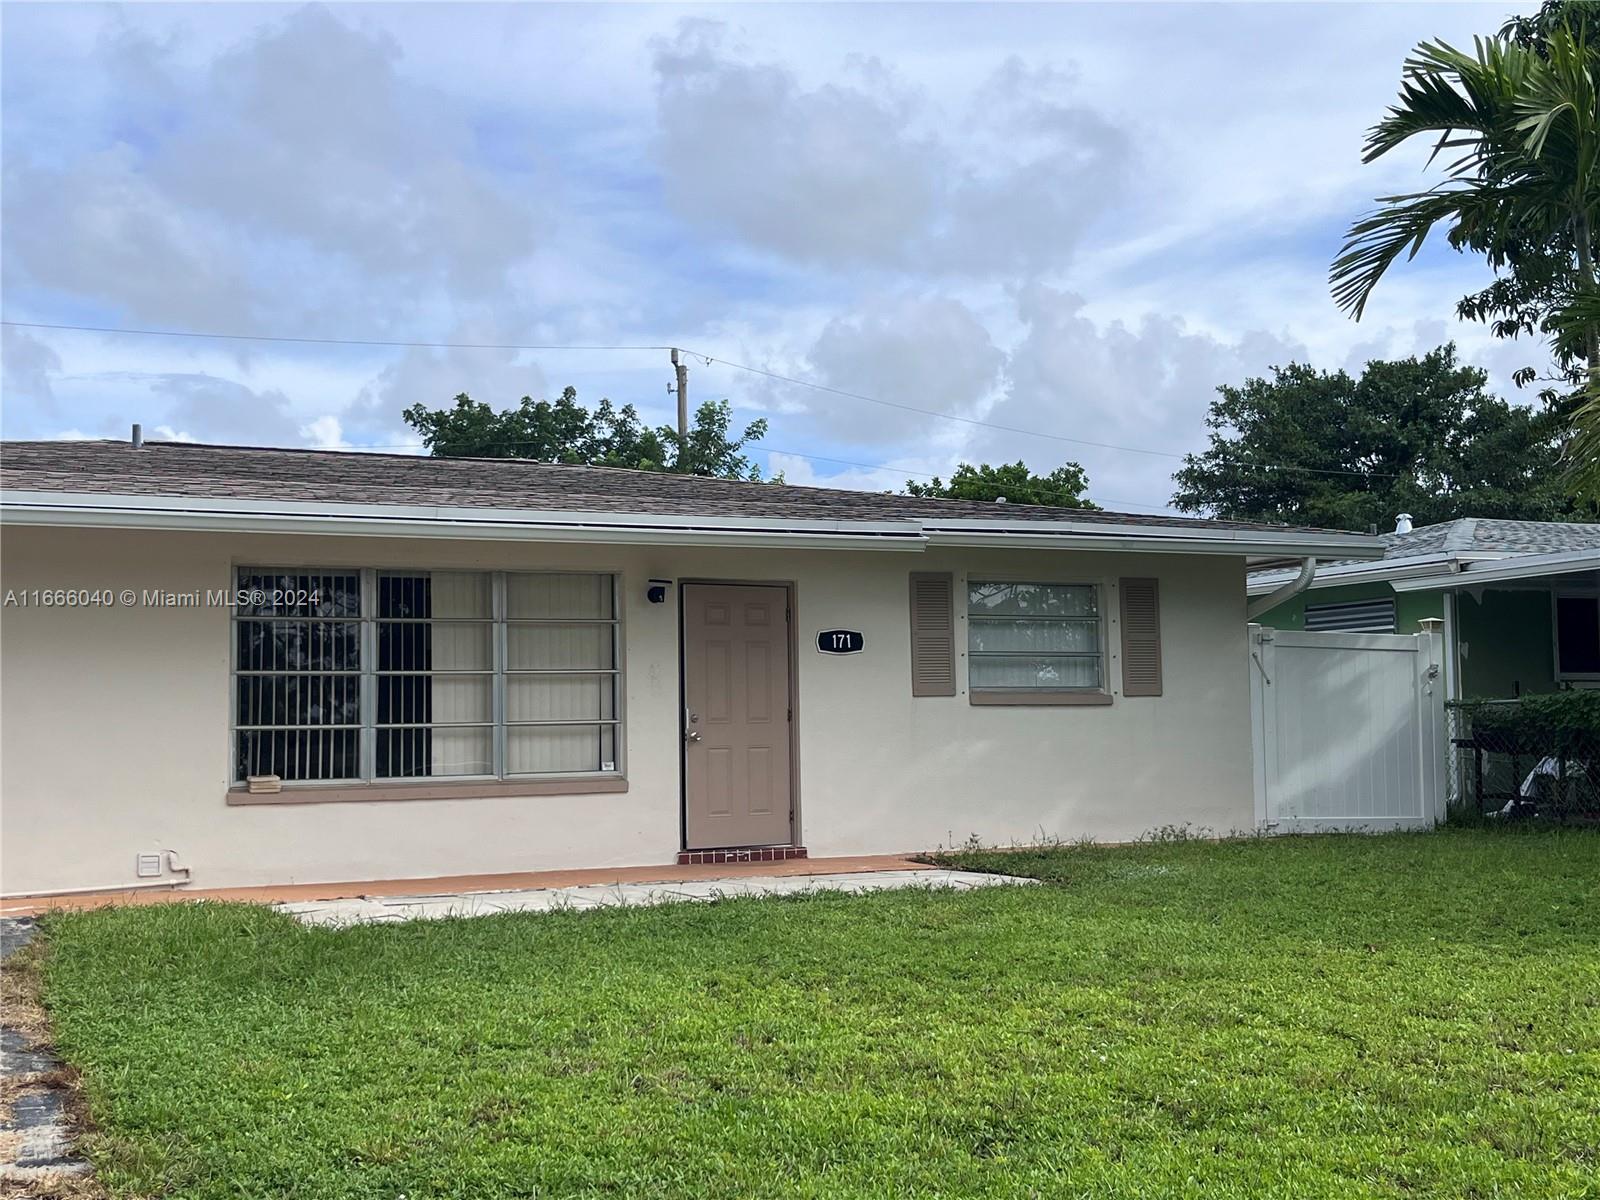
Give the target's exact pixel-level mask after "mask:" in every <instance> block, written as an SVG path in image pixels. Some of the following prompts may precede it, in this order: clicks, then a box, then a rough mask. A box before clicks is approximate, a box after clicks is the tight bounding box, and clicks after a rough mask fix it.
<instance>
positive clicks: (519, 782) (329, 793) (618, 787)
mask: <svg viewBox="0 0 1600 1200" xmlns="http://www.w3.org/2000/svg"><path fill="white" fill-rule="evenodd" d="M627 790H628V781H627V780H626V779H624V778H623V777H622V776H620V775H586V776H569V777H567V778H564V779H515V780H499V779H490V780H478V781H476V782H473V781H464V782H460V783H439V782H433V781H430V782H427V783H361V784H352V785H350V786H348V787H345V786H340V787H316V786H311V787H307V786H303V785H302V786H295V785H293V784H290V785H289V786H287V787H285V788H284V789H283V790H282V791H281V792H249V791H246V790H245V789H244V788H242V787H235V788H229V789H228V803H229V804H230V805H248V804H350V803H359V802H363V801H365V802H373V801H390V800H496V799H500V798H503V797H512V796H585V795H593V794H595V793H599V792H625V791H627Z"/></svg>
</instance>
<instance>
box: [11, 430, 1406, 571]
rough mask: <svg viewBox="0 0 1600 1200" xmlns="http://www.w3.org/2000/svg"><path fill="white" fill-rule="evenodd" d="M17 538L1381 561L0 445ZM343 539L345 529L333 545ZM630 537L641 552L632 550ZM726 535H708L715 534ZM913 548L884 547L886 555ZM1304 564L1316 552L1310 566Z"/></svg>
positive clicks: (748, 487) (363, 469)
mask: <svg viewBox="0 0 1600 1200" xmlns="http://www.w3.org/2000/svg"><path fill="white" fill-rule="evenodd" d="M0 490H3V493H4V497H3V502H4V516H5V519H6V520H7V521H8V522H13V523H34V524H99V525H119V526H146V525H159V526H163V527H169V528H191V529H210V528H252V529H267V528H269V527H272V528H275V527H295V528H299V529H301V530H302V531H315V530H320V531H322V532H350V531H358V530H356V529H355V527H356V526H362V527H367V528H370V529H371V530H372V531H374V532H376V531H378V530H377V529H376V528H375V527H376V526H378V525H384V526H386V527H388V528H385V529H384V530H383V531H384V532H391V533H393V532H400V531H401V527H404V529H405V530H407V531H410V532H414V533H419V534H421V533H425V532H429V531H433V532H437V531H440V530H443V531H447V532H449V533H450V534H452V535H454V536H521V537H535V536H540V537H543V536H555V535H556V534H558V533H559V532H561V531H563V530H564V531H568V532H569V533H571V534H572V535H573V536H575V537H576V536H582V537H584V538H586V539H590V540H614V541H628V540H633V541H680V542H682V541H693V542H720V543H727V542H728V541H729V540H730V539H731V540H734V541H744V542H752V541H770V540H773V539H774V538H777V539H784V540H791V541H792V540H796V539H806V540H818V539H827V540H829V541H830V543H838V542H839V541H841V540H842V539H846V538H849V539H853V540H854V541H855V542H857V543H862V542H864V541H865V542H866V543H869V544H871V545H872V546H873V547H874V548H905V549H915V548H920V547H921V546H923V545H926V544H928V543H929V542H930V541H935V540H937V541H941V542H946V543H960V542H963V541H964V540H965V541H967V542H971V541H972V539H980V540H999V541H1003V542H1005V543H1007V544H1015V543H1020V542H1026V541H1030V540H1037V539H1040V538H1048V539H1050V541H1051V543H1052V544H1055V543H1060V544H1063V545H1064V544H1066V543H1067V542H1068V541H1078V540H1084V541H1093V542H1095V543H1096V544H1101V543H1104V544H1105V545H1106V546H1107V547H1108V548H1127V547H1125V546H1121V545H1118V544H1117V543H1119V542H1127V543H1129V544H1130V545H1142V546H1150V547H1153V548H1166V549H1173V548H1177V547H1178V546H1182V545H1188V546H1190V547H1191V548H1210V549H1213V550H1215V551H1218V552H1222V551H1227V552H1232V553H1245V554H1248V555H1249V556H1250V557H1252V558H1253V559H1255V560H1257V561H1269V560H1271V559H1272V558H1274V557H1281V556H1282V555H1284V554H1303V553H1310V552H1313V551H1320V552H1321V553H1337V554H1339V555H1340V556H1341V557H1344V556H1350V557H1362V556H1367V557H1375V556H1376V555H1377V554H1378V553H1379V550H1380V545H1379V543H1378V541H1377V540H1376V539H1373V538H1368V537H1361V536H1356V535H1352V534H1347V533H1339V532H1336V531H1328V530H1303V529H1293V528H1289V527H1285V526H1280V525H1266V524H1258V523H1253V522H1247V521H1208V520H1197V519H1188V518H1181V517H1172V516H1165V515H1148V514H1135V513H1111V512H1099V511H1094V510H1085V509H1064V508H1049V507H1040V506H1031V505H1024V504H1002V503H982V502H976V501H965V500H939V499H931V498H924V497H917V496H900V495H889V494H884V493H875V492H860V491H846V490H842V489H835V488H816V487H796V486H793V485H789V484H774V483H747V482H740V481H736V480H725V479H706V478H702V477H698V476H692V475H677V474H669V473H661V472H649V471H629V470H620V469H616V468H608V467H584V466H568V465H564V464H553V463H535V462H528V461H523V460H518V459H503V458H490V459H473V458H430V457H423V456H419V455H404V454H371V453H355V452H348V451H318V450H280V449H263V448H256V447H241V446H203V445H195V444H192V443H178V442H146V443H144V444H143V445H142V446H137V447H136V446H133V445H132V444H130V443H127V442H110V441H58V442H43V441H40V442H5V443H0ZM334 526H337V528H334ZM630 530H631V531H632V533H633V535H634V536H632V537H630V536H628V533H629V531H630ZM719 534H720V535H723V536H720V537H719V536H716V535H719ZM895 542H899V543H909V544H905V545H902V546H899V547H892V546H891V545H890V543H895ZM1307 547H1311V549H1310V550H1308V549H1307Z"/></svg>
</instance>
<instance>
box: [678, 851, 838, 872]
mask: <svg viewBox="0 0 1600 1200" xmlns="http://www.w3.org/2000/svg"><path fill="white" fill-rule="evenodd" d="M805 857H806V848H805V847H804V846H746V847H744V848H742V849H734V850H680V851H679V852H678V865H679V866H680V867H698V866H710V865H714V864H716V863H762V862H788V861H789V860H790V859H792V858H805Z"/></svg>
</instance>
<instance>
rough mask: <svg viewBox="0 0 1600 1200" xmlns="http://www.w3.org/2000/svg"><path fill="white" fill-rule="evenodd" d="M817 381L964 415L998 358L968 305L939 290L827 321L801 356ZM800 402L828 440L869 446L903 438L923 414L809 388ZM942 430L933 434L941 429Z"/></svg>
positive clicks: (989, 385)
mask: <svg viewBox="0 0 1600 1200" xmlns="http://www.w3.org/2000/svg"><path fill="white" fill-rule="evenodd" d="M808 358H809V360H810V364H811V367H812V376H813V378H814V379H815V380H816V381H817V382H819V383H822V384H825V385H827V386H830V387H835V388H839V389H841V390H844V391H852V392H856V393H859V394H863V395H868V396H873V397H875V398H877V399H881V400H885V401H891V402H894V403H898V404H902V405H910V406H913V407H916V408H921V409H931V410H933V411H935V412H944V413H952V414H956V415H972V414H974V413H976V412H978V411H979V410H980V409H981V407H982V406H983V403H984V401H985V400H986V399H987V398H988V397H989V395H990V392H991V390H992V389H993V387H994V385H995V383H996V381H997V379H998V376H999V372H1000V367H1001V365H1002V363H1003V361H1004V355H1003V354H1002V353H1001V352H1000V350H999V349H998V348H997V347H996V346H995V344H994V342H993V340H992V339H991V338H990V335H989V331H988V330H987V329H986V328H985V327H984V326H983V324H982V323H981V322H980V321H979V320H978V318H977V317H976V316H975V315H974V314H973V312H972V310H971V309H969V308H968V307H967V306H966V305H964V304H962V303H961V302H960V301H958V300H952V299H950V298H948V297H944V296H926V297H895V298H884V299H881V300H879V301H878V302H875V303H869V304H866V305H863V306H862V311H860V312H858V313H856V314H855V315H853V316H851V317H849V318H844V317H839V318H836V319H834V320H832V321H830V322H829V323H828V324H827V325H826V326H825V327H824V328H823V330H822V332H821V333H820V334H819V335H818V337H817V339H816V341H815V342H814V343H813V344H812V346H811V349H810V351H809V354H808ZM805 405H806V408H807V410H808V411H809V412H810V414H811V415H812V416H813V417H814V418H815V419H816V420H817V421H818V422H821V423H823V424H825V426H826V431H827V432H828V433H829V434H830V435H831V437H832V439H833V440H834V441H838V442H848V443H854V444H858V445H876V444H881V443H884V442H895V441H897V440H900V439H903V438H904V436H905V432H906V427H907V423H908V422H914V423H915V424H918V425H923V426H926V425H927V424H928V423H929V419H928V418H926V417H921V416H918V415H916V414H907V413H906V412H904V411H903V410H900V409H895V408H889V407H886V406H883V405H874V404H867V403H864V402H862V401H859V400H852V399H849V398H844V397H839V398H831V397H829V396H828V395H827V394H826V393H816V392H813V393H812V394H810V395H809V396H807V398H806V401H805ZM949 432H950V430H949V429H948V428H946V429H943V430H939V431H938V433H937V434H936V435H935V436H936V437H939V436H943V435H948V434H949Z"/></svg>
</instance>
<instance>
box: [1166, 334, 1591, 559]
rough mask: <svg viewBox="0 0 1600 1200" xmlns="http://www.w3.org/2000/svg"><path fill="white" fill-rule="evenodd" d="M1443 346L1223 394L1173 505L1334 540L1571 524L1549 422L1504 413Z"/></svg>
mask: <svg viewBox="0 0 1600 1200" xmlns="http://www.w3.org/2000/svg"><path fill="white" fill-rule="evenodd" d="M1486 383H1487V376H1486V375H1485V374H1484V372H1483V371H1481V370H1479V369H1478V368H1476V367H1471V366H1463V365H1460V364H1459V363H1457V361H1456V351H1455V346H1454V345H1446V346H1441V347H1440V348H1439V349H1437V350H1434V351H1432V352H1431V353H1429V354H1426V355H1424V356H1423V357H1421V358H1407V359H1400V360H1397V361H1392V362H1383V361H1375V362H1370V363H1368V364H1367V367H1366V370H1364V371H1363V372H1362V374H1361V377H1360V378H1359V379H1354V378H1352V377H1351V376H1350V375H1349V374H1348V373H1346V372H1344V371H1336V372H1332V373H1329V372H1327V371H1317V370H1314V369H1313V368H1311V367H1309V366H1303V365H1300V364H1296V363H1291V364H1290V365H1288V366H1287V367H1274V368H1272V377H1271V378H1270V379H1248V380H1246V381H1245V383H1244V384H1243V386H1241V387H1233V386H1227V385H1224V386H1223V387H1220V388H1218V389H1217V391H1218V393H1219V399H1217V400H1215V401H1213V402H1212V404H1211V409H1210V412H1209V413H1208V414H1207V416H1206V424H1207V426H1208V427H1209V429H1210V430H1211V433H1210V448H1209V449H1207V450H1206V451H1205V452H1204V453H1201V454H1191V455H1188V456H1187V457H1186V458H1185V459H1184V465H1183V467H1182V468H1180V469H1179V470H1178V472H1177V473H1176V475H1175V476H1174V480H1175V482H1176V483H1177V485H1178V489H1177V492H1176V493H1175V494H1174V496H1173V498H1172V502H1173V504H1174V505H1175V506H1176V507H1177V508H1179V509H1182V510H1183V511H1186V512H1195V513H1205V514H1208V515H1211V516H1217V517H1226V518H1231V519H1235V520H1254V521H1286V522H1289V523H1291V524H1296V525H1316V526H1322V527H1325V528H1333V529H1350V530H1365V529H1366V528H1368V527H1369V526H1371V525H1376V526H1377V527H1378V528H1379V529H1380V530H1383V529H1389V528H1392V527H1393V524H1394V518H1395V516H1396V515H1397V514H1398V513H1402V512H1408V513H1411V514H1412V516H1413V517H1414V518H1415V520H1416V522H1417V524H1419V525H1423V524H1432V523H1433V522H1436V521H1448V520H1452V519H1454V518H1456V517H1501V518H1509V519H1520V520H1558V519H1561V518H1562V517H1564V516H1567V515H1569V514H1570V508H1571V504H1570V501H1569V500H1568V499H1567V498H1566V496H1565V492H1564V489H1563V487H1562V486H1561V482H1560V479H1559V472H1558V470H1557V468H1556V456H1557V453H1558V449H1559V445H1560V433H1561V420H1560V418H1559V417H1558V416H1557V415H1556V414H1555V413H1554V412H1553V411H1551V409H1550V408H1549V407H1548V406H1542V407H1540V408H1529V407H1526V406H1522V405H1513V404H1508V403H1507V402H1506V401H1504V400H1502V399H1500V398H1499V397H1497V396H1494V395H1492V394H1490V393H1489V392H1488V391H1487V390H1485V385H1486Z"/></svg>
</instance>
